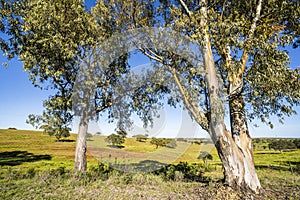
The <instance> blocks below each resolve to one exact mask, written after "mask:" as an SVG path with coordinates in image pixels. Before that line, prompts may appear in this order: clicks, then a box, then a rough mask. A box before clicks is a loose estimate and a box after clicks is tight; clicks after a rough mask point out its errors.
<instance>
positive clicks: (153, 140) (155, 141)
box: [150, 137, 168, 149]
mask: <svg viewBox="0 0 300 200" xmlns="http://www.w3.org/2000/svg"><path fill="white" fill-rule="evenodd" d="M150 144H153V145H155V148H156V149H157V148H158V147H159V146H160V147H165V146H167V144H168V143H167V141H166V140H165V139H163V138H155V137H153V138H151V141H150Z"/></svg>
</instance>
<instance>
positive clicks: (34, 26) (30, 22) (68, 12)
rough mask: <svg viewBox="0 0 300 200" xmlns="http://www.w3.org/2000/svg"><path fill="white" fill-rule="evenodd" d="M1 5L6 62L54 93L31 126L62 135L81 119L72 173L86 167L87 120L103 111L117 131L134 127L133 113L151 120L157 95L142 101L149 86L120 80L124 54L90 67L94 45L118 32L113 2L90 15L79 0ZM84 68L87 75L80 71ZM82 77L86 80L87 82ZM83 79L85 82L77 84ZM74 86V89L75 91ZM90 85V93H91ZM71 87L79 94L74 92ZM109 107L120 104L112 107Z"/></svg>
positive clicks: (98, 6) (100, 3) (100, 5)
mask: <svg viewBox="0 0 300 200" xmlns="http://www.w3.org/2000/svg"><path fill="white" fill-rule="evenodd" d="M1 3H2V4H1V5H2V6H3V8H4V10H3V12H1V17H2V18H3V19H5V20H2V21H1V28H3V29H1V30H2V31H4V32H5V33H7V35H8V37H9V39H8V40H2V42H3V43H1V48H2V50H3V51H4V52H5V53H7V54H8V55H9V58H11V57H13V56H18V57H19V59H20V60H21V61H22V62H23V64H24V69H25V70H26V71H27V72H28V73H29V75H30V79H31V81H32V82H33V84H34V85H35V86H37V87H40V88H42V89H47V88H51V89H53V90H54V91H55V92H56V94H55V95H53V96H51V97H49V99H48V100H47V101H45V102H44V105H45V108H46V109H45V111H44V112H43V115H42V116H33V115H31V116H30V119H29V122H30V123H35V124H36V123H37V124H39V123H41V125H42V127H41V128H44V129H45V131H47V132H49V133H50V134H52V133H53V132H56V133H66V132H68V131H69V129H68V124H69V123H70V122H71V120H72V119H73V117H74V114H76V115H77V114H79V115H80V122H79V130H78V138H77V144H76V153H75V164H74V170H75V172H76V171H86V169H87V168H86V166H87V165H86V150H87V146H86V135H87V129H88V123H89V121H90V120H91V119H97V117H100V113H101V112H103V111H105V110H107V111H108V117H109V121H110V122H112V121H113V120H114V119H116V120H117V121H118V127H119V128H120V129H121V130H123V129H124V130H125V128H127V127H128V126H130V124H132V123H131V120H130V119H129V117H130V113H132V112H138V113H137V114H138V115H140V116H141V117H142V120H143V121H144V123H148V122H149V121H151V120H152V114H153V113H154V112H153V111H152V110H153V108H154V106H153V105H152V104H155V103H156V102H157V101H158V99H157V98H156V97H155V98H152V100H150V101H148V100H149V99H147V101H145V98H144V97H143V96H145V95H146V94H147V93H149V91H147V88H148V87H149V86H148V85H147V84H148V83H147V82H143V81H142V80H137V79H136V78H133V79H134V80H135V81H136V82H139V81H140V82H141V83H144V84H143V85H141V84H138V86H135V85H133V86H132V85H131V84H132V82H128V81H126V80H125V79H124V78H122V74H124V73H125V72H127V68H128V64H127V57H128V55H127V54H126V53H125V55H122V56H121V57H118V58H116V59H114V60H112V61H111V62H110V63H108V64H107V66H103V67H100V68H101V70H100V71H97V70H94V69H95V66H94V65H95V64H97V61H95V57H97V56H99V55H97V53H98V52H96V51H95V48H94V47H96V46H98V45H99V43H101V42H102V41H103V40H105V39H107V38H108V37H110V36H111V34H112V33H117V32H118V31H120V30H121V28H119V27H118V26H117V25H116V24H115V21H114V20H112V19H114V18H112V16H113V15H112V13H110V10H109V9H108V8H109V6H110V5H112V4H111V3H113V2H110V1H98V2H97V4H96V6H95V7H94V8H92V10H91V11H86V10H85V7H84V4H83V1H78V0H66V1H60V0H53V1H50V2H45V1H40V0H34V1H26V0H24V1H11V2H8V3H7V2H6V1H1ZM2 25H3V27H2ZM99 53H101V52H99ZM93 59H94V60H93ZM85 69H87V71H84V70H85ZM79 72H81V73H79ZM89 72H91V73H96V74H97V75H99V76H97V75H95V74H89ZM86 76H89V77H88V79H86ZM93 78H97V79H95V80H92V81H91V83H90V82H88V81H87V80H90V79H93ZM76 81H77V82H76ZM81 81H82V82H83V84H80V82H81ZM118 82H121V83H118ZM75 85H76V87H77V88H74V86H75ZM89 86H91V87H92V88H94V90H92V89H89V88H88V87H89ZM120 86H122V87H125V91H123V93H122V94H121V95H127V96H129V97H130V100H128V98H125V96H121V97H123V98H121V97H120V96H118V95H120V94H117V95H116V94H115V92H114V91H115V90H116V88H115V87H119V89H120V90H122V88H121V87H120ZM74 89H77V91H79V93H74ZM159 90H164V88H163V87H157V91H159ZM82 92H83V93H82ZM133 93H135V94H133ZM137 94H138V95H137ZM82 95H83V96H82ZM86 95H87V96H86ZM81 98H83V101H81ZM74 99H75V100H76V102H74ZM123 99H124V100H128V102H126V101H123ZM85 100H88V101H89V102H88V106H86V105H85V104H84V103H86V102H84V101H85ZM76 103H79V104H78V105H75V106H73V108H74V112H73V111H72V105H74V104H76ZM80 103H82V104H80ZM113 104H118V106H115V107H112V105H113ZM141 108H144V109H141Z"/></svg>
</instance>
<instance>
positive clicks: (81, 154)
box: [74, 116, 88, 172]
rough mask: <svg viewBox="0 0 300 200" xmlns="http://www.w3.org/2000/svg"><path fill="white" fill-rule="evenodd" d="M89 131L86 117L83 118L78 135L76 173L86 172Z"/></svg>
mask: <svg viewBox="0 0 300 200" xmlns="http://www.w3.org/2000/svg"><path fill="white" fill-rule="evenodd" d="M87 130H88V119H87V118H86V117H84V116H82V117H81V119H80V123H79V129H78V135H77V143H76V152H75V164H74V171H75V172H86V170H87V163H86V148H87V146H86V135H87Z"/></svg>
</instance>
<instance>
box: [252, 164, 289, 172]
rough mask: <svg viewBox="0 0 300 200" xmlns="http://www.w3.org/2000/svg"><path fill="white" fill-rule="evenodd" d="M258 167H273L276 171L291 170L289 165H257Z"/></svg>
mask: <svg viewBox="0 0 300 200" xmlns="http://www.w3.org/2000/svg"><path fill="white" fill-rule="evenodd" d="M255 168H256V169H271V170H276V171H290V168H289V166H274V165H255Z"/></svg>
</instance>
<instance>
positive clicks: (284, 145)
mask: <svg viewBox="0 0 300 200" xmlns="http://www.w3.org/2000/svg"><path fill="white" fill-rule="evenodd" d="M269 148H270V149H274V150H279V151H282V150H288V149H296V148H297V146H296V145H295V143H294V142H293V141H292V140H282V139H275V140H273V141H272V142H270V143H269Z"/></svg>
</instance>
